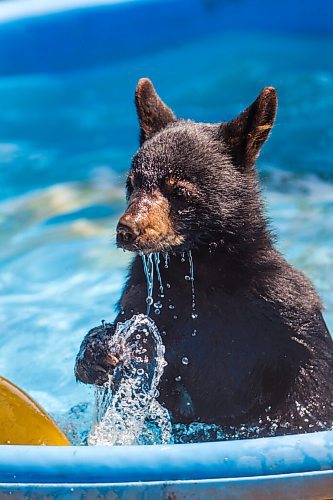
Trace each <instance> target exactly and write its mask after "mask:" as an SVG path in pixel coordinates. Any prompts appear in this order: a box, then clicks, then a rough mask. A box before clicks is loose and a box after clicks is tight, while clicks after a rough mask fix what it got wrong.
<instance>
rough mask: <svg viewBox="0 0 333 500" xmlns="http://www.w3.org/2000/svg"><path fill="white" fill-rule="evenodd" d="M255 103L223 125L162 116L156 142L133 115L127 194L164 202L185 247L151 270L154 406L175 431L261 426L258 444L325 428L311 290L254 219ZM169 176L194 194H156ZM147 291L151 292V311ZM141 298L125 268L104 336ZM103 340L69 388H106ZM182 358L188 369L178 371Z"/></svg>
mask: <svg viewBox="0 0 333 500" xmlns="http://www.w3.org/2000/svg"><path fill="white" fill-rule="evenodd" d="M145 90H147V89H145ZM148 90H149V89H148ZM265 90H267V89H265ZM263 92H264V91H263ZM150 97H151V99H157V97H156V94H150ZM258 99H259V101H258ZM258 99H257V101H256V102H255V103H254V104H253V105H252V106H251V107H250V108H248V110H246V111H245V112H244V113H245V115H244V113H243V114H242V115H240V117H238V118H237V119H236V120H234V121H233V122H229V123H222V124H212V125H210V124H197V123H193V122H188V121H181V120H176V119H175V118H174V117H173V115H172V114H171V112H170V110H169V115H168V120H167V121H168V123H163V125H160V123H162V122H163V120H162V121H161V119H160V118H161V117H160V116H159V125H158V126H156V130H155V131H154V123H153V119H152V117H151V116H150V122H149V124H150V126H151V127H150V129H148V128H146V129H144V125H145V121H144V120H145V115H144V112H145V111H146V110H143V111H142V109H141V115H140V108H139V109H138V111H139V117H140V121H141V137H142V143H143V144H142V146H141V148H140V149H139V151H138V153H137V155H136V156H135V157H134V159H133V164H132V174H133V175H134V178H135V183H136V184H135V186H134V187H135V189H138V190H141V191H142V192H149V191H150V190H152V189H159V190H160V191H161V192H162V194H164V195H165V196H168V197H169V201H170V205H171V213H170V217H171V218H172V220H173V222H174V226H175V228H176V230H177V232H178V233H179V234H182V235H184V236H185V242H184V244H183V245H182V246H180V247H178V248H174V249H171V250H173V251H174V252H175V253H174V254H172V253H171V254H170V263H169V267H168V268H167V269H165V268H164V265H161V274H162V279H163V283H164V285H166V284H167V283H169V284H170V288H167V287H166V286H165V298H164V299H163V301H162V303H163V308H162V309H161V314H160V315H155V314H154V312H153V311H154V308H152V318H153V319H154V320H155V322H156V324H157V326H158V328H159V330H160V332H163V341H164V344H165V348H166V353H165V356H166V360H167V362H168V365H167V367H166V368H165V372H164V375H163V378H162V380H161V383H160V386H159V390H160V397H159V401H160V402H161V403H162V404H163V405H165V406H166V407H167V408H168V410H169V411H170V413H171V414H172V417H173V419H174V421H175V422H184V423H187V422H192V421H199V422H207V423H217V424H220V425H222V426H224V428H225V429H229V428H231V427H240V426H241V425H245V426H246V427H247V428H250V427H251V426H256V425H258V422H261V424H260V431H259V433H258V434H257V435H261V436H264V435H269V434H272V433H274V434H284V433H299V432H309V431H316V430H321V429H324V428H327V427H329V426H330V425H331V424H332V423H333V407H332V403H333V344H332V340H331V337H330V335H329V333H328V330H327V327H326V325H325V322H324V320H323V317H322V313H321V310H322V305H321V302H320V299H319V298H318V296H317V294H316V292H315V290H314V288H313V286H312V284H311V283H310V281H309V280H308V279H307V278H306V277H305V276H304V275H303V274H302V273H301V272H300V271H298V270H296V269H295V268H293V267H292V266H291V265H290V264H288V263H287V262H286V261H285V259H284V258H283V256H282V255H281V254H280V253H279V252H278V251H277V250H276V249H275V248H274V245H273V242H272V237H271V234H270V232H269V229H268V226H267V222H266V220H265V217H264V214H263V207H262V202H261V198H260V193H259V187H258V181H257V175H256V172H255V168H254V163H255V159H256V157H257V155H258V153H259V149H260V147H261V146H262V144H263V142H264V141H265V139H266V138H267V136H268V133H269V128H267V129H266V128H265V127H263V128H262V125H265V124H269V125H270V126H271V125H272V124H273V121H274V116H275V107H276V98H275V93H274V92H273V90H272V89H268V90H267V92H266V94H265V93H262V94H261V98H260V96H259V98H258ZM260 99H261V101H260ZM145 102H146V101H145ZM152 102H153V101H152ZM274 103H275V104H274ZM137 104H138V101H137ZM139 104H140V103H139ZM154 105H155V103H154V102H153V105H152V108H153V109H152V110H151V108H150V112H151V113H152V115H154ZM158 106H159V103H158V102H157V104H156V106H155V107H158ZM274 106H275V107H274ZM162 111H163V110H162ZM162 111H161V112H162ZM151 124H152V125H151ZM168 176H172V177H175V178H179V179H182V180H187V181H189V182H190V183H191V184H192V185H193V186H194V187H195V190H196V193H195V194H193V193H192V194H191V195H189V194H188V193H186V191H180V192H177V191H176V192H174V193H172V194H167V193H166V192H165V191H164V180H165V178H166V177H168ZM128 189H130V190H131V189H133V188H132V187H131V186H128ZM129 194H130V193H129ZM190 249H191V251H192V255H193V261H194V272H195V281H194V284H195V299H196V312H197V314H198V317H197V318H194V319H193V318H192V316H191V314H192V309H191V304H192V300H191V286H190V282H189V281H187V280H185V279H184V277H185V275H188V274H189V263H188V260H187V259H186V261H185V262H182V261H181V258H180V253H179V252H181V251H184V250H185V251H186V250H190ZM157 290H158V285H157V283H156V282H155V286H154V293H155V298H156V299H157ZM146 291H147V289H146V280H145V276H144V272H143V267H142V262H141V257H139V256H136V257H135V258H134V261H133V263H132V265H131V268H130V271H129V276H128V280H127V283H126V285H125V289H124V291H123V294H122V297H121V299H120V303H119V314H118V316H117V318H116V319H115V322H114V325H116V324H117V322H118V321H124V320H125V319H129V318H131V317H132V315H133V314H136V313H142V312H145V309H146V303H145V298H146ZM169 305H172V306H174V309H170V308H169ZM194 330H196V335H195V336H193V335H192V333H193V331H194ZM113 332H114V326H113V325H107V326H106V327H105V328H102V327H101V328H96V329H94V330H92V331H91V332H89V333H88V335H87V336H86V338H85V339H84V341H83V343H82V346H81V349H80V353H79V355H78V358H77V364H76V376H77V378H78V379H79V380H82V381H83V382H85V383H103V381H105V380H106V373H107V372H110V371H112V369H111V367H110V364H109V363H108V361H107V358H106V353H107V342H108V339H109V338H110V336H111V335H112V333H113ZM184 356H186V357H187V358H188V359H189V363H188V365H184V364H182V361H181V360H182V358H183V357H184ZM179 377H181V379H180V380H176V378H177V379H179ZM272 420H273V421H274V423H273V425H272Z"/></svg>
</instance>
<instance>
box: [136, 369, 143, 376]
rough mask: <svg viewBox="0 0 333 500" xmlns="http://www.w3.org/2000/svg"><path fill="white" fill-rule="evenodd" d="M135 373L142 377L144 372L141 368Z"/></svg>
mask: <svg viewBox="0 0 333 500" xmlns="http://www.w3.org/2000/svg"><path fill="white" fill-rule="evenodd" d="M136 373H137V374H138V375H143V374H144V370H143V369H142V368H138V369H137V371H136Z"/></svg>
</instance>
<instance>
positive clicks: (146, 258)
mask: <svg viewBox="0 0 333 500" xmlns="http://www.w3.org/2000/svg"><path fill="white" fill-rule="evenodd" d="M141 258H142V262H143V269H144V272H145V275H146V280H147V298H146V303H147V310H146V315H147V316H149V314H150V307H151V305H152V303H153V302H154V299H153V288H154V261H153V254H152V253H150V254H148V255H144V254H142V255H141Z"/></svg>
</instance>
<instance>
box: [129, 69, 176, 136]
mask: <svg viewBox="0 0 333 500" xmlns="http://www.w3.org/2000/svg"><path fill="white" fill-rule="evenodd" d="M135 104H136V110H137V113H138V117H139V122H140V144H143V143H144V142H145V141H146V140H147V139H150V137H152V136H153V135H154V134H156V133H157V132H159V131H160V130H162V129H163V128H164V127H166V125H168V123H171V122H175V121H176V120H177V119H176V117H175V115H174V114H173V112H172V111H171V109H169V108H168V106H166V104H164V102H163V101H162V99H160V97H159V96H158V95H157V93H156V90H155V89H154V86H153V84H152V82H151V81H150V80H149V79H148V78H141V79H140V80H139V83H138V85H137V87H136V91H135Z"/></svg>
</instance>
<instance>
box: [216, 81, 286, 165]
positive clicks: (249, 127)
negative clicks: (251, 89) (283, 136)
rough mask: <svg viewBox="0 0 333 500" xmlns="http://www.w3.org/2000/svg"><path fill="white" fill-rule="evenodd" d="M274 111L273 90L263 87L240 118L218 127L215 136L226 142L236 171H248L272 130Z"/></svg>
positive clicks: (274, 92) (274, 96) (274, 93)
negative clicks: (217, 134) (217, 133)
mask: <svg viewBox="0 0 333 500" xmlns="http://www.w3.org/2000/svg"><path fill="white" fill-rule="evenodd" d="M276 110H277V96H276V90H275V89H274V88H273V87H265V88H264V89H263V90H262V91H261V92H260V94H259V96H258V97H257V99H256V100H255V101H254V102H253V103H252V104H251V105H250V106H249V107H248V108H246V109H245V110H244V111H243V112H242V113H241V114H240V115H238V116H237V117H236V118H234V119H233V120H231V121H230V122H227V123H222V124H221V126H220V130H219V136H220V137H222V139H223V140H224V141H225V142H226V144H227V146H228V149H229V152H230V154H231V157H232V159H233V161H234V163H235V165H236V167H237V168H238V169H239V170H240V171H242V172H246V171H251V170H252V169H253V167H254V163H255V161H256V159H257V157H258V156H259V153H260V149H261V147H262V145H263V144H264V142H265V141H266V139H267V138H268V136H269V134H270V131H271V129H272V127H273V124H274V120H275V115H276Z"/></svg>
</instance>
